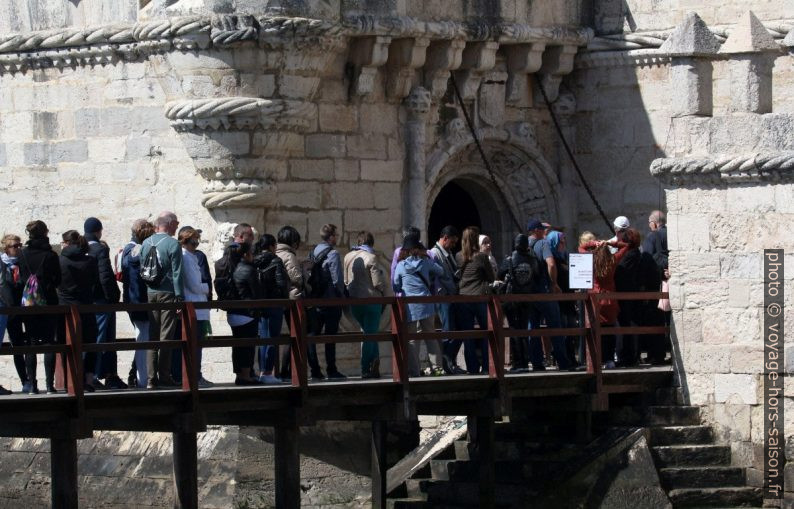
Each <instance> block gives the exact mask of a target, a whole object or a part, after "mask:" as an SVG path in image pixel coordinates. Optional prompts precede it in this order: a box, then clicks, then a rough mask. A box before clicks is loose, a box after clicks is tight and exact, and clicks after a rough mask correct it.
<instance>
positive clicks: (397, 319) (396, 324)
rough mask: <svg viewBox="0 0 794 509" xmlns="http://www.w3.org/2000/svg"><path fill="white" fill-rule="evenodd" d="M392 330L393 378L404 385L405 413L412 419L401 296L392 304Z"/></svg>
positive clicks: (405, 324) (403, 307) (403, 310)
mask: <svg viewBox="0 0 794 509" xmlns="http://www.w3.org/2000/svg"><path fill="white" fill-rule="evenodd" d="M391 331H392V334H394V339H392V356H391V371H392V379H393V380H394V381H395V382H397V383H398V384H400V386H401V387H402V398H403V414H404V416H405V418H406V419H410V418H411V415H412V414H413V410H412V409H411V394H410V391H409V386H408V381H409V375H408V328H407V323H406V320H405V303H404V302H403V299H402V298H401V297H394V301H393V302H392V304H391Z"/></svg>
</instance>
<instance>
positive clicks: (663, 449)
mask: <svg viewBox="0 0 794 509" xmlns="http://www.w3.org/2000/svg"><path fill="white" fill-rule="evenodd" d="M651 451H652V453H653V458H654V460H655V461H656V466H657V468H667V467H700V466H729V465H730V464H731V448H730V447H728V446H725V445H660V446H654V447H651Z"/></svg>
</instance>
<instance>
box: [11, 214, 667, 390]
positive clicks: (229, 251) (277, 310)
mask: <svg viewBox="0 0 794 509" xmlns="http://www.w3.org/2000/svg"><path fill="white" fill-rule="evenodd" d="M614 226H615V231H616V235H615V237H613V238H612V239H610V240H608V241H599V240H597V239H596V237H595V236H594V235H593V234H591V233H589V232H584V233H583V234H582V235H581V236H580V238H579V244H578V251H579V252H590V253H592V254H593V259H594V276H595V277H594V279H595V282H594V286H593V289H592V290H589V291H591V292H596V293H598V292H612V291H658V290H659V288H660V285H661V284H662V281H663V280H667V279H668V278H669V271H668V268H667V255H668V251H667V238H666V229H665V216H664V213H662V212H660V211H654V212H653V213H652V214H651V215H650V217H649V226H650V229H651V234H650V235H648V237H647V238H646V239H645V242H641V239H640V235H639V232H638V231H637V230H636V229H632V228H630V225H629V222H628V219H627V218H625V217H623V216H620V217H618V218H617V219H616V220H615V223H614ZM26 232H27V235H28V239H27V241H26V242H25V244H24V245H23V244H22V241H21V239H20V237H18V236H16V235H13V234H7V235H5V236H4V237H3V239H2V249H3V252H2V256H1V260H2V263H0V306H45V305H55V304H64V305H71V304H113V303H116V302H118V301H119V300H120V299H121V300H123V302H125V303H178V302H182V301H189V302H206V301H208V300H212V299H213V297H214V295H213V289H214V290H215V297H216V298H217V299H219V300H222V301H232V300H236V301H239V300H260V299H300V298H304V297H307V298H349V299H351V306H350V310H351V314H352V316H353V318H354V320H355V321H356V322H357V324H358V326H359V327H360V328H361V330H362V332H363V333H364V334H372V333H375V332H377V331H378V330H379V328H380V322H381V316H382V314H383V308H382V306H381V305H370V304H361V305H357V304H355V299H361V298H368V297H380V296H384V295H386V293H387V287H388V286H389V285H390V286H391V289H392V290H393V291H394V293H395V294H396V295H404V296H432V295H473V296H481V295H486V294H490V293H492V292H502V293H516V294H557V293H565V292H570V291H572V290H570V289H569V288H568V250H567V239H566V235H565V233H564V232H563V231H562V229H561V228H556V227H553V226H551V225H549V224H547V223H543V222H542V221H540V220H537V219H532V220H530V221H529V223H528V225H527V231H526V233H521V234H518V235H516V237H515V239H514V242H513V250H512V253H511V254H510V255H508V256H507V257H505V259H504V260H503V261H501V263H500V262H499V261H498V260H497V259H496V258H495V257H494V255H493V253H492V249H491V239H490V237H489V236H488V235H486V234H483V233H481V232H480V230H479V228H477V227H474V226H470V227H468V228H465V229H464V230H463V232H459V231H458V230H457V228H455V227H454V226H446V227H444V228H443V229H442V230H441V233H440V235H439V238H438V239H437V241H436V242H435V244H434V245H433V247H432V248H431V249H427V248H426V247H425V246H424V245H423V244H422V242H421V235H420V231H419V230H418V229H417V228H415V227H406V228H405V229H404V230H403V240H402V244H401V245H400V246H399V247H397V249H396V250H395V251H394V253H393V258H392V264H391V273H390V276H389V279H388V280H387V279H386V277H385V275H384V274H383V273H382V271H381V269H380V267H379V265H378V262H377V254H376V252H375V249H374V243H375V242H374V236H373V235H372V234H371V233H370V232H366V231H362V232H359V233H358V234H357V237H356V245H355V246H353V247H352V248H351V250H350V252H349V253H347V255H346V256H345V257H344V258H342V257H341V255H340V253H339V251H338V249H337V243H338V239H339V237H340V232H339V230H338V228H337V227H336V226H335V225H333V224H326V225H323V226H322V228H321V231H320V232H319V233H320V239H319V240H320V242H319V243H318V244H317V245H316V246H315V247H314V248H313V249H312V250H311V251H310V253H311V254H310V256H309V257H308V259H306V260H300V259H299V258H298V256H297V251H298V250H299V249H300V247H301V243H302V239H301V235H300V233H299V232H298V231H297V230H296V229H295V228H293V227H291V226H285V227H283V228H281V229H280V230H279V231H278V232H277V234H276V235H275V236H273V235H270V234H267V233H266V234H263V235H261V236H260V238H259V239H255V233H254V230H253V228H252V227H251V225H248V224H245V223H241V224H238V225H237V226H236V227H235V229H234V232H233V240H232V242H231V243H230V244H229V245H228V246H227V247H226V249H225V250H224V254H223V256H222V258H221V259H219V260H218V261H217V262H215V278H214V281H213V279H212V277H211V274H210V270H209V262H208V260H207V257H206V255H205V254H204V253H202V252H201V251H200V250H199V249H198V246H199V244H200V240H201V233H202V231H201V230H200V229H197V228H193V227H191V226H183V227H181V228H179V221H178V219H177V216H176V215H175V214H174V213H173V212H169V211H165V212H162V213H160V214H159V215H158V217H157V218H156V220H155V221H154V222H149V221H147V220H145V219H139V220H136V221H135V222H134V223H133V225H132V228H131V238H130V241H129V242H128V243H127V244H126V245H125V246H124V247H123V248H122V249H121V250H120V251H119V253H118V255H117V256H116V257H115V259H114V263H113V264H112V263H111V257H110V248H109V246H108V245H107V244H106V243H105V242H103V241H102V232H103V226H102V223H101V221H99V220H98V219H97V218H93V217H90V218H88V219H86V220H85V222H84V231H83V233H82V234H81V233H80V232H78V231H76V230H69V231H67V232H65V233H63V235H62V236H61V239H62V242H61V251H60V255H58V254H56V252H55V251H54V250H53V249H52V246H51V244H50V238H49V230H48V228H47V225H46V224H45V223H44V222H42V221H38V220H37V221H32V222H30V223H29V224H28V225H27V227H26ZM458 243H460V245H461V249H460V251H458V252H457V253H456V254H455V251H456V248H457V246H458ZM118 282H121V283H122V285H121V287H122V288H121V291H120V290H119V286H118ZM213 283H214V284H213ZM406 308H407V309H406V313H407V315H406V318H407V326H408V330H410V331H411V332H429V331H435V330H436V320H437V319H438V321H439V322H438V323H439V324H440V326H441V330H442V331H453V330H473V329H475V325H477V326H478V327H479V328H480V329H485V328H487V326H488V325H487V322H488V315H487V307H486V304H485V303H469V302H463V303H438V304H431V303H409V304H408V305H407V307H406ZM342 311H343V310H342V307H340V306H316V307H309V309H308V318H309V324H308V330H309V333H310V334H313V335H320V334H326V335H332V334H336V333H337V332H338V330H339V323H340V320H341V318H342V314H343V313H342ZM504 311H505V315H506V318H507V321H508V323H509V325H510V328H512V329H527V328H528V329H533V330H534V329H539V328H540V327H542V326H543V325H545V326H547V327H549V328H560V327H564V328H569V327H576V326H577V325H578V323H579V320H580V313H579V311H578V310H577V307H576V305H575V303H574V302H572V301H568V302H560V303H557V302H554V301H549V302H532V303H529V302H517V303H510V304H505V306H504ZM195 313H196V316H195V318H196V322H197V324H198V329H199V331H198V332H199V339H200V340H204V339H206V338H207V337H209V335H210V334H211V326H210V312H209V310H208V309H199V310H196V311H195ZM288 313H289V309H286V310H285V309H284V308H281V307H272V308H264V309H263V308H255V309H254V308H245V307H233V308H229V309H227V322H228V324H229V326H230V328H231V330H232V336H233V337H236V338H251V337H256V336H258V337H261V338H272V337H277V336H280V335H281V329H282V325H283V324H284V323H285V320H288V319H289V316H288ZM128 317H129V320H130V322H131V326H132V328H133V330H134V333H135V340H136V341H160V340H172V339H176V338H178V337H179V331H180V330H181V322H180V319H181V317H180V315H179V313H178V312H177V310H176V309H161V310H154V311H149V312H145V311H130V312H128ZM666 318H667V317H666V310H665V308H664V306H657V305H656V302H643V301H628V302H624V303H620V304H618V302H616V301H611V300H606V301H603V302H602V305H601V306H600V312H599V314H598V316H597V317H590V316H587V317H586V320H588V321H592V320H595V319H597V320H598V321H599V324H600V325H601V326H602V327H607V328H608V327H613V326H616V325H623V326H628V325H662V324H664V323H665V320H666ZM115 320H116V315H115V313H112V312H98V313H84V314H82V315H81V321H82V338H81V339H82V341H83V342H84V343H105V342H113V341H115V339H116V321H115ZM6 331H8V336H9V340H10V342H11V343H12V345H14V346H21V345H36V344H53V343H54V344H63V343H64V342H65V338H66V329H65V323H64V320H63V319H62V318H61V317H59V316H58V315H37V316H33V315H14V316H9V315H0V338H2V337H3V336H4V334H5V332H6ZM544 339H545V338H541V337H532V338H531V339H527V338H526V337H519V338H511V339H510V353H511V359H510V365H511V368H510V370H511V372H525V371H529V370H530V367H531V369H532V371H543V370H545V369H546V368H547V367H549V366H550V365H552V364H555V365H556V366H557V368H559V369H560V370H569V369H576V367H577V366H579V365H581V364H583V363H584V362H585V359H584V345H582V344H579V341H578V338H577V337H565V336H553V337H551V338H549V340H548V341H544ZM663 339H664V338H658V337H657V338H647V340H646V341H642V340H641V339H640V338H639V337H637V336H631V335H626V336H623V337H621V338H620V345H618V344H617V340H618V338H617V337H616V336H615V335H605V336H603V341H602V359H603V362H604V363H605V367H606V368H608V369H609V368H614V367H616V366H618V365H622V366H634V365H636V364H637V363H638V362H639V360H640V354H641V352H642V351H646V352H647V354H648V360H649V361H651V362H652V363H660V362H663V361H664V358H665V353H666V352H665V348H664V345H665V342H664V341H663ZM424 345H425V350H426V353H427V355H426V357H425V358H424V359H420V351H421V348H420V345H419V344H418V342H416V341H410V342H409V352H408V368H409V375H410V376H440V375H444V374H452V375H460V374H483V373H488V371H489V370H490V369H491V367H492V365H493V362H494V360H493V359H489V354H488V344H487V340H486V339H485V338H482V339H466V340H457V339H451V338H450V339H444V340H434V339H430V340H425V341H424ZM335 346H336V345H334V344H332V343H326V344H325V345H324V350H325V352H324V353H325V355H324V360H325V372H323V367H322V366H321V364H320V360H319V358H318V355H317V346H316V344H315V343H310V344H309V347H308V363H309V368H310V372H311V377H312V380H315V381H316V380H325V379H332V380H343V379H345V378H346V376H345V375H344V374H342V373H341V372H340V371H339V369H338V368H337V364H336V348H335ZM461 347H462V348H463V349H464V350H463V358H464V365H465V369H464V367H461V366H459V365H458V362H457V358H458V354H459V352H460V349H461ZM283 350H285V351H283V352H282V358H281V363H280V364H281V368H280V369H279V366H278V365H279V355H278V354H279V348H278V346H273V345H270V346H262V347H259V348H258V349H257V348H255V347H253V346H251V347H248V346H240V347H234V348H232V366H233V370H234V373H235V384H237V385H259V384H270V383H280V382H281V380H282V379H283V378H286V377H289V376H290V362H289V358H290V355H289V348H285V349H283ZM178 352H179V351H178V350H176V351H175V352H172V351H171V349H169V348H160V349H154V350H139V351H137V352H136V354H135V356H134V359H133V362H132V365H131V367H130V371H129V375H128V377H127V383H125V382H124V381H122V380H121V378H120V377H119V375H118V360H117V357H116V353H115V352H101V353H86V354H85V355H84V359H83V362H84V366H85V370H84V371H85V381H84V383H85V389H86V390H87V391H95V390H100V389H125V388H127V387H128V386H135V387H146V388H148V389H157V388H168V387H176V386H178V385H179V383H180V378H181V376H182V371H181V356H180V355H177V354H178ZM379 363H380V353H379V348H378V343H377V342H375V341H364V342H363V343H362V345H361V376H362V377H363V378H378V377H380V366H379ZM36 364H37V359H36V355H33V354H25V355H15V356H14V366H15V368H16V371H17V375H18V376H19V380H20V383H21V384H22V392H24V393H29V394H37V393H39V387H38V380H37V365H36ZM197 365H198V372H197V373H196V376H197V377H198V381H199V382H198V383H199V386H200V387H211V386H212V385H213V384H212V382H210V381H208V380H206V379H205V378H204V376H203V374H202V371H201V355H200V354H199V358H198V363H197ZM44 371H45V389H46V392H47V393H55V392H57V390H56V388H55V384H54V371H55V354H46V355H45V356H44ZM9 393H10V391H8V390H7V389H5V388H2V387H1V386H0V394H9Z"/></svg>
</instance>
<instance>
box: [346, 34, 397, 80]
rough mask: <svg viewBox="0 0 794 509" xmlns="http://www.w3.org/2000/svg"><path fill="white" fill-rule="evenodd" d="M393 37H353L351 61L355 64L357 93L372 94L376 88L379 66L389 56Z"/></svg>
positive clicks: (354, 78) (354, 77)
mask: <svg viewBox="0 0 794 509" xmlns="http://www.w3.org/2000/svg"><path fill="white" fill-rule="evenodd" d="M390 44H391V37H384V36H380V35H377V36H372V37H361V38H356V39H353V40H352V42H351V44H350V57H349V62H350V63H351V64H352V65H353V66H354V68H355V73H354V76H353V92H354V93H355V94H356V95H368V94H371V93H372V91H373V90H374V88H375V77H376V76H377V74H378V68H379V67H381V66H382V65H384V64H385V63H386V61H387V60H388V58H389V45H390Z"/></svg>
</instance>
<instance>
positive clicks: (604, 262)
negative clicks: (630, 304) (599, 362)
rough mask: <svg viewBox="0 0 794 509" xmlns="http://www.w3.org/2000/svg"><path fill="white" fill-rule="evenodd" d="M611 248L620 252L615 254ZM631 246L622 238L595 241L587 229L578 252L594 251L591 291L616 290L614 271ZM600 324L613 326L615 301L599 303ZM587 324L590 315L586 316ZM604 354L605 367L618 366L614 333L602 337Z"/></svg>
mask: <svg viewBox="0 0 794 509" xmlns="http://www.w3.org/2000/svg"><path fill="white" fill-rule="evenodd" d="M610 247H614V248H617V249H618V251H617V253H615V254H612V253H611V252H610V250H609V248H610ZM628 249H629V246H628V244H627V243H625V242H623V241H622V240H608V241H603V240H595V236H594V235H593V234H592V233H590V232H585V233H583V234H582V235H581V237H579V252H580V253H592V254H593V275H594V276H595V277H594V278H593V288H592V289H591V290H588V292H589V293H611V292H614V291H615V270H616V269H617V266H618V263H619V262H620V260H621V258H623V257H624V256H625V255H626V252H627V251H628ZM599 304H600V306H599V309H598V323H599V324H600V325H601V327H614V326H615V324H616V323H617V321H618V312H619V311H620V307H619V305H618V302H617V301H616V300H612V299H606V300H601V301H600V302H599ZM587 319H588V323H589V322H590V317H589V316H588V317H587ZM601 357H602V359H603V361H604V367H605V368H606V369H612V368H614V367H615V336H614V335H613V334H605V335H603V336H601Z"/></svg>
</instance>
